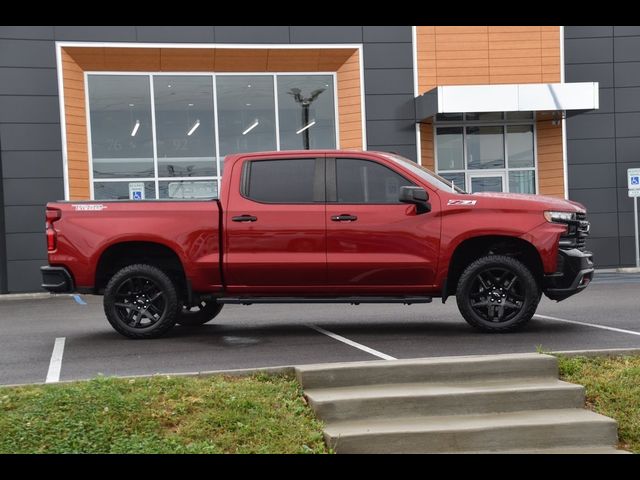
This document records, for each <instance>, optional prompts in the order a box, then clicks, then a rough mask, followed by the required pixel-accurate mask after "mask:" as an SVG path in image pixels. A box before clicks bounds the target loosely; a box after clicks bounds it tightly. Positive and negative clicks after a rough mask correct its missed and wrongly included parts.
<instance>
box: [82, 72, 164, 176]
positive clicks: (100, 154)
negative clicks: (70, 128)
mask: <svg viewBox="0 0 640 480" xmlns="http://www.w3.org/2000/svg"><path fill="white" fill-rule="evenodd" d="M89 106H90V107H89V111H90V122H91V153H92V157H93V178H96V179H98V178H100V179H102V178H114V177H121V178H136V177H153V176H154V164H153V129H152V126H151V98H150V87H149V77H147V76H133V75H94V76H92V77H91V81H90V82H89Z"/></svg>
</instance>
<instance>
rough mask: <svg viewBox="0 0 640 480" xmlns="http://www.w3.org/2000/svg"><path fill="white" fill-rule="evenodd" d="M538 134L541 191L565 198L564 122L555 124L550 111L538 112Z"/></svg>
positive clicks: (543, 193)
mask: <svg viewBox="0 0 640 480" xmlns="http://www.w3.org/2000/svg"><path fill="white" fill-rule="evenodd" d="M536 136H537V137H538V145H537V149H538V187H539V193H540V194H542V195H550V196H553V197H559V198H564V164H563V160H562V123H559V124H558V125H554V124H553V118H552V115H551V114H550V113H538V115H537V116H536Z"/></svg>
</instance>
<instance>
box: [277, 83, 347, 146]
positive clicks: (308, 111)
mask: <svg viewBox="0 0 640 480" xmlns="http://www.w3.org/2000/svg"><path fill="white" fill-rule="evenodd" d="M278 119H279V124H280V148H281V149H282V150H308V149H310V148H311V149H314V148H335V147H336V132H335V105H334V96H333V77H332V76H328V75H278Z"/></svg>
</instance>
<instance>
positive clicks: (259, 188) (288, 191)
mask: <svg viewBox="0 0 640 480" xmlns="http://www.w3.org/2000/svg"><path fill="white" fill-rule="evenodd" d="M315 170H316V160H315V159H314V158H308V159H296V160H260V161H255V162H251V164H250V165H249V169H248V171H246V172H245V175H248V176H249V178H248V179H247V180H246V185H247V191H246V192H245V193H246V196H247V197H248V198H251V199H252V200H256V201H258V202H267V203H311V202H313V190H314V189H313V184H314V181H313V180H314V175H315Z"/></svg>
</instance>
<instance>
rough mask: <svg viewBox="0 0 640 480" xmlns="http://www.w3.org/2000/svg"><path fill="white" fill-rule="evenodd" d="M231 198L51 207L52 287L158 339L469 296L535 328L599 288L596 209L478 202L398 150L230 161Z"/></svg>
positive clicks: (137, 334) (476, 308)
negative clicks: (247, 320)
mask: <svg viewBox="0 0 640 480" xmlns="http://www.w3.org/2000/svg"><path fill="white" fill-rule="evenodd" d="M224 167H225V168H224V175H223V177H222V185H221V189H220V194H219V198H217V199H201V200H147V201H144V200H143V201H129V200H112V201H103V200H100V201H81V202H78V201H67V202H56V203H49V204H47V207H46V237H47V248H48V263H49V265H47V266H44V267H42V268H41V271H42V277H43V283H42V286H43V288H45V289H46V290H48V291H50V292H54V293H62V292H64V293H71V292H80V293H88V294H97V295H103V296H104V298H103V303H104V311H105V314H106V317H107V319H108V321H109V323H110V324H111V325H112V326H113V328H114V329H115V330H116V331H118V332H119V333H121V334H122V335H125V336H127V337H131V338H153V337H159V336H161V335H163V334H165V333H166V332H167V331H169V330H170V329H171V328H172V327H174V326H175V325H176V324H180V325H187V326H197V325H203V324H204V323H206V322H208V321H210V320H212V319H213V318H215V317H216V316H217V315H218V314H219V313H220V311H221V309H222V307H223V305H225V304H241V305H251V304H259V303H269V304H271V303H345V304H355V305H358V304H362V303H401V304H418V303H429V302H431V301H432V299H433V298H441V299H442V302H445V301H446V300H447V298H448V297H450V296H453V295H455V297H456V301H457V304H458V308H459V310H460V313H461V314H462V316H463V317H464V319H465V320H466V321H467V322H468V323H469V324H471V325H472V326H474V327H476V328H478V329H480V330H483V331H487V332H505V331H511V330H515V329H517V328H519V327H522V326H523V325H524V324H525V323H526V322H528V321H529V320H530V319H531V317H532V316H533V314H534V313H535V310H536V308H537V306H538V303H539V301H540V299H541V297H542V294H543V293H544V294H545V295H546V296H547V297H549V298H551V299H553V300H557V301H560V300H564V299H566V298H567V297H569V296H571V295H573V294H575V293H578V292H581V291H582V290H583V289H584V288H585V287H586V286H587V285H588V284H589V282H590V281H591V279H592V277H593V272H594V267H593V263H592V254H591V253H590V252H588V251H586V250H585V238H586V236H587V235H588V232H589V222H588V221H587V219H586V211H585V208H584V207H583V206H582V205H580V204H578V203H576V202H572V201H567V200H561V199H557V198H552V197H545V196H538V195H522V194H508V193H476V194H469V193H466V192H465V191H463V190H461V189H459V188H457V187H455V186H454V185H452V184H451V183H449V182H448V181H447V180H445V179H443V178H441V177H439V176H437V175H436V174H434V173H433V172H431V171H429V170H427V169H425V168H423V167H421V166H420V165H417V164H416V163H415V162H412V161H410V160H407V159H405V158H403V157H401V156H399V155H396V154H391V153H383V152H356V151H335V150H322V151H310V150H304V151H289V152H266V153H264V152H263V153H250V154H234V155H229V156H227V157H226V159H225V164H224Z"/></svg>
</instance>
